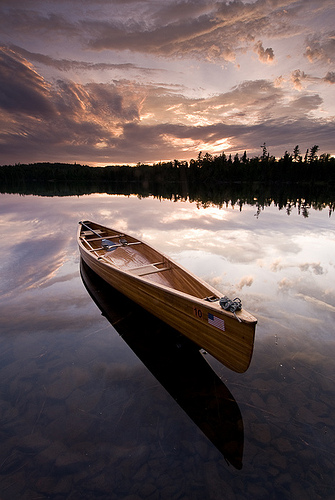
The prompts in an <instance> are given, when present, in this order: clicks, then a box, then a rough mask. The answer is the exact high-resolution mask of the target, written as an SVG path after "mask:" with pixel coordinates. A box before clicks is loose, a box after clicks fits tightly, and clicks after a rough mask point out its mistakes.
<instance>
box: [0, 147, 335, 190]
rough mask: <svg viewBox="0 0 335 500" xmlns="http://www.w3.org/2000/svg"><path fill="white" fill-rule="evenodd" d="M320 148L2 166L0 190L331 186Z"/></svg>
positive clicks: (331, 172) (331, 167)
mask: <svg viewBox="0 0 335 500" xmlns="http://www.w3.org/2000/svg"><path fill="white" fill-rule="evenodd" d="M318 149H319V148H318V146H316V145H315V146H313V147H312V148H311V149H310V150H307V151H306V153H305V155H304V157H303V156H302V155H300V152H299V147H298V146H296V147H295V149H294V151H293V153H292V154H290V153H288V152H285V154H284V156H283V157H282V158H279V159H276V158H275V157H273V156H270V155H269V153H268V151H267V148H266V145H265V144H264V145H263V146H262V150H263V153H262V155H261V156H257V157H253V158H248V157H247V155H246V152H245V153H244V154H243V155H242V156H241V157H240V156H239V155H238V154H236V155H235V156H234V157H233V158H232V156H231V155H229V156H228V157H227V156H226V155H225V153H222V154H220V155H217V156H213V155H211V154H209V153H206V154H204V155H203V154H202V153H201V152H200V153H199V154H198V157H197V159H192V160H191V161H190V162H189V163H188V162H186V161H179V160H173V161H168V162H160V163H156V164H153V165H147V164H142V163H138V164H137V166H136V167H131V166H129V165H123V166H115V165H114V166H106V167H89V166H87V165H78V164H66V163H35V164H24V165H23V164H16V165H4V166H1V167H0V183H1V186H2V189H3V187H4V186H9V185H11V186H12V187H14V186H19V185H20V184H22V183H33V182H59V181H62V182H68V181H71V182H72V181H76V182H89V183H92V182H95V183H97V184H98V185H100V184H101V183H114V182H118V183H119V182H127V183H129V182H135V183H141V184H143V183H150V184H151V185H152V186H155V185H157V184H158V185H161V184H163V183H165V182H173V183H176V182H177V183H179V182H184V183H185V182H187V183H188V184H190V185H192V184H198V183H201V182H206V183H207V185H212V186H217V185H218V184H219V185H220V184H226V183H234V182H248V183H252V182H262V183H265V184H271V183H274V182H275V183H280V182H286V183H311V182H312V183H329V182H335V158H334V157H331V156H330V155H329V154H322V155H320V156H317V152H318Z"/></svg>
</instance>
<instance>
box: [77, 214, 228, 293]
mask: <svg viewBox="0 0 335 500" xmlns="http://www.w3.org/2000/svg"><path fill="white" fill-rule="evenodd" d="M84 223H87V225H88V226H89V227H90V228H92V229H93V230H94V231H95V232H96V233H98V234H99V235H100V236H101V237H102V238H104V239H106V240H108V241H111V242H112V243H114V244H115V245H116V246H115V247H114V249H113V250H106V248H104V247H103V246H102V243H101V242H102V239H101V238H100V237H98V236H97V235H96V234H94V233H93V232H92V231H89V230H87V229H86V228H85V227H84V226H82V230H81V233H80V236H81V241H82V242H83V245H84V246H85V248H86V249H88V250H89V251H90V252H92V253H93V254H94V255H96V256H98V257H99V258H101V259H103V261H104V262H109V263H110V264H112V265H113V266H115V267H117V268H119V269H122V270H123V271H127V272H130V273H131V274H134V275H136V276H141V277H144V278H145V279H146V280H148V281H150V282H152V283H159V284H161V285H164V286H167V287H169V288H173V289H175V290H179V291H181V292H184V293H187V294H189V295H193V296H194V297H197V298H199V299H204V298H206V297H213V296H216V297H218V294H217V291H216V290H215V289H214V288H212V287H210V286H209V285H208V284H206V283H205V282H202V281H201V280H199V278H196V277H194V276H193V275H192V274H190V273H189V272H187V271H185V270H184V269H183V268H181V267H179V266H177V265H176V264H175V263H174V262H172V261H171V260H170V259H168V258H167V257H166V256H164V255H163V254H161V253H160V252H158V251H157V250H155V249H153V248H151V247H150V246H148V245H147V244H146V243H144V242H142V241H140V240H138V239H136V238H134V237H132V236H129V235H126V234H124V233H120V232H117V231H114V230H112V229H109V228H106V227H104V226H101V225H99V224H97V223H93V222H89V221H86V222H84ZM125 242H126V244H125Z"/></svg>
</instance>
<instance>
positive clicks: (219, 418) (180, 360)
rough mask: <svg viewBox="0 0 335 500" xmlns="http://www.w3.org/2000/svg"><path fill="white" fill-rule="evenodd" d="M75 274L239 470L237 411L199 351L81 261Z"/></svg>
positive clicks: (240, 444) (239, 418) (240, 424)
mask: <svg viewBox="0 0 335 500" xmlns="http://www.w3.org/2000/svg"><path fill="white" fill-rule="evenodd" d="M80 270H81V277H82V280H83V283H84V285H85V287H86V289H87V291H88V292H89V294H90V296H91V297H92V299H93V300H94V302H95V303H96V304H97V306H98V307H99V309H100V310H101V311H102V313H103V315H104V316H106V318H107V319H108V320H109V322H110V323H111V324H112V325H113V327H114V328H115V329H116V331H117V332H118V333H119V335H120V336H121V337H122V338H123V340H124V341H125V342H126V343H127V344H128V345H129V347H130V348H131V349H132V350H133V352H134V353H135V354H136V355H137V356H138V358H139V359H140V360H141V361H142V362H143V363H144V365H145V366H146V367H147V368H148V370H149V371H150V372H151V373H152V374H153V375H154V377H155V378H156V379H157V380H158V381H159V382H160V384H161V385H162V386H163V387H164V388H165V389H166V390H167V391H168V392H169V394H170V395H171V396H172V397H173V399H175V401H176V402H177V403H178V404H179V406H180V407H181V408H182V409H183V410H184V411H185V412H186V413H187V415H188V416H189V417H190V418H191V419H192V420H193V422H194V423H195V424H196V425H197V426H198V427H199V429H201V431H202V432H203V433H204V434H205V435H206V436H207V438H208V439H209V440H210V441H211V442H212V443H213V444H214V446H216V448H217V449H218V450H219V451H220V452H221V453H222V454H223V456H224V457H225V459H226V460H227V461H228V462H229V463H231V464H232V465H233V466H234V467H235V468H236V469H242V455H243V441H244V431H243V420H242V415H241V412H240V409H239V407H238V405H237V403H236V401H235V399H234V398H233V396H232V394H231V393H230V392H229V390H228V389H227V387H226V386H225V385H224V384H223V382H222V381H221V379H220V378H219V377H218V376H217V375H216V374H215V372H214V371H213V370H212V368H211V367H210V365H209V364H208V363H207V361H206V360H205V359H204V357H203V355H202V354H201V352H200V351H199V347H198V346H197V345H196V344H194V343H193V342H191V341H190V340H189V339H187V338H186V337H184V336H183V335H181V334H180V333H178V332H177V331H176V330H174V329H172V328H171V327H169V326H168V325H166V324H165V323H163V322H162V321H160V320H158V319H157V318H155V317H154V316H152V315H151V314H149V313H148V312H147V311H145V310H144V309H142V308H141V307H140V306H138V305H137V304H135V303H134V302H132V301H131V300H129V299H128V298H127V297H125V296H124V295H122V294H121V293H120V292H118V291H117V290H115V289H114V288H112V287H111V286H110V285H108V284H107V283H106V282H105V281H104V280H102V279H101V278H100V277H99V276H98V275H97V274H95V273H94V272H93V271H92V270H91V269H90V268H89V267H88V266H87V265H86V264H85V263H84V261H83V260H82V259H81V262H80ZM139 325H145V328H143V327H142V328H139Z"/></svg>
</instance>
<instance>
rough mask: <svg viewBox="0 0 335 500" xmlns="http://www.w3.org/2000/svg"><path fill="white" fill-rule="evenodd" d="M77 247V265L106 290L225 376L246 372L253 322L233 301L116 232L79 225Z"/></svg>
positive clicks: (89, 224) (95, 225)
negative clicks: (205, 356)
mask: <svg viewBox="0 0 335 500" xmlns="http://www.w3.org/2000/svg"><path fill="white" fill-rule="evenodd" d="M77 241H78V245H79V251H80V255H81V257H82V259H83V261H84V262H85V263H86V264H87V265H88V266H89V267H90V268H91V269H92V270H93V271H94V272H95V273H96V274H98V275H99V276H100V277H101V278H103V279H104V280H105V281H106V282H107V283H109V284H110V285H112V287H114V288H115V289H116V290H118V291H120V292H121V293H123V294H124V295H126V296H127V297H128V298H130V299H131V300H133V301H134V302H136V303H137V304H139V305H140V306H141V307H143V308H144V309H146V310H147V311H149V312H150V313H152V314H153V315H155V316H157V317H158V318H159V319H161V320H162V321H164V322H165V323H167V324H168V325H170V326H172V328H175V329H176V330H178V331H179V332H180V333H182V334H183V335H185V336H186V337H188V338H189V339H191V340H192V341H193V342H195V343H196V344H197V345H198V346H199V347H201V348H203V349H205V350H206V351H207V352H208V353H209V354H211V355H212V356H214V357H215V358H216V359H217V360H218V361H220V362H221V363H222V364H224V365H225V366H227V367H228V368H230V369H231V370H233V371H235V372H238V373H243V372H245V371H246V370H247V368H248V367H249V365H250V362H251V358H252V353H253V346H254V338H255V328H256V323H257V319H256V318H255V317H254V316H253V315H252V314H250V313H248V312H247V311H246V310H244V309H243V308H242V307H241V304H240V301H239V299H236V300H229V299H227V298H226V297H222V294H221V293H220V292H219V291H218V290H216V289H215V288H213V287H212V286H210V285H209V284H207V283H206V282H205V281H203V280H201V279H200V278H198V277H196V276H194V275H193V274H192V273H190V272H189V271H187V270H186V269H184V268H183V267H182V266H180V265H179V264H177V263H176V262H174V261H173V260H172V259H170V258H169V257H167V256H166V255H164V254H163V253H161V252H159V251H158V250H156V249H154V248H152V247H151V246H150V245H148V244H147V243H145V242H144V241H141V240H140V239H138V238H136V237H135V236H131V235H128V234H126V233H124V232H120V231H118V230H116V229H109V228H107V227H105V226H103V225H101V224H98V223H96V222H91V221H81V222H79V227H78V233H77ZM140 327H141V325H139V335H140V334H141V329H140Z"/></svg>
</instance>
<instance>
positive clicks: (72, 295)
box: [0, 194, 335, 500]
mask: <svg viewBox="0 0 335 500" xmlns="http://www.w3.org/2000/svg"><path fill="white" fill-rule="evenodd" d="M0 211H1V234H2V238H1V242H0V246H1V252H2V263H1V289H2V290H1V304H0V313H1V314H0V325H1V333H0V380H1V382H0V384H1V391H0V415H1V430H0V432H1V448H0V497H1V500H7V499H8V500H9V499H10V500H12V499H14V498H20V500H21V499H22V500H25V499H27V500H28V499H29V500H30V499H33V498H34V499H44V498H45V499H54V500H58V499H59V500H60V499H92V498H99V499H128V500H137V499H152V500H154V499H168V500H170V499H192V500H193V499H199V500H200V499H201V500H203V499H204V498H206V499H213V500H214V499H215V500H216V499H220V498H224V499H226V500H230V499H231V500H235V499H236V500H237V499H238V500H245V499H246V498H248V499H249V498H250V499H257V500H259V499H266V500H268V499H277V498H278V499H281V500H282V499H295V500H296V499H303V500H306V499H311V500H315V499H323V500H324V499H331V498H334V488H335V480H334V477H335V474H334V472H335V471H334V464H335V447H334V437H335V424H334V418H333V416H334V411H335V375H334V373H335V372H334V359H335V337H334V320H335V285H334V284H335V231H334V229H335V219H334V214H332V215H330V213H329V210H327V208H325V209H323V210H314V209H309V210H308V214H306V210H305V211H304V213H301V211H299V210H298V208H295V207H293V209H292V210H291V211H290V213H289V214H288V213H287V211H286V210H279V209H278V208H277V207H276V206H274V205H271V206H269V207H266V208H265V209H264V210H261V209H260V210H257V208H256V207H255V206H250V205H244V206H243V207H242V209H241V210H240V208H239V207H236V206H235V207H234V206H231V205H230V204H227V205H225V206H223V207H221V208H219V207H217V206H214V205H211V204H207V205H206V206H205V207H204V206H201V205H199V204H197V203H190V202H188V201H175V202H173V201H169V200H163V199H155V198H151V197H148V198H140V197H136V196H116V195H115V196H113V195H104V194H91V195H87V196H73V197H42V196H19V195H5V194H2V195H0ZM307 215H308V217H307ZM83 219H89V220H93V221H97V222H100V223H102V224H106V225H108V226H110V227H115V228H119V229H120V230H123V231H125V232H127V233H130V234H132V233H133V234H134V235H136V236H137V237H140V238H141V239H143V240H145V241H147V242H148V243H149V244H151V245H153V246H154V247H156V248H157V249H159V250H161V251H163V252H164V253H166V254H167V255H169V256H170V257H172V258H173V259H174V260H175V261H177V262H178V263H180V264H182V265H183V266H184V267H186V268H188V269H189V270H191V271H192V272H193V273H195V274H196V275H198V276H200V277H201V278H203V279H204V280H206V281H207V282H209V283H210V284H212V285H214V286H215V287H216V288H217V289H219V290H220V291H222V294H223V295H228V296H229V297H236V296H238V297H240V298H241V300H242V303H243V306H244V307H245V308H246V309H247V310H248V311H250V312H251V313H252V314H254V315H255V316H256V317H257V318H258V325H257V328H256V337H255V346H254V354H253V358H252V361H251V365H250V367H249V369H248V370H247V371H246V372H245V373H243V374H237V373H235V372H233V371H231V370H229V369H228V368H226V367H225V366H223V365H221V364H220V363H219V362H217V361H216V360H215V359H214V358H213V357H211V356H210V355H209V354H206V353H205V352H199V350H198V349H197V348H195V346H194V345H193V344H191V343H189V342H187V341H186V339H184V338H182V337H181V336H179V335H177V334H176V332H175V331H174V330H172V329H170V328H169V327H167V326H166V325H164V324H163V323H161V322H159V321H158V320H156V319H155V318H153V317H152V316H151V315H149V314H148V313H146V312H145V311H144V310H142V309H140V308H139V307H137V306H136V305H135V304H133V303H131V302H130V301H129V300H127V299H126V298H125V297H123V296H122V295H120V294H118V293H116V292H115V291H113V289H111V288H110V287H105V285H104V283H103V282H101V281H100V280H99V279H97V277H96V276H95V275H93V274H92V273H90V271H89V270H88V269H87V268H85V266H83V265H82V264H81V262H80V259H79V252H78V249H77V244H76V231H77V225H78V221H79V220H83ZM102 311H103V313H102Z"/></svg>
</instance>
